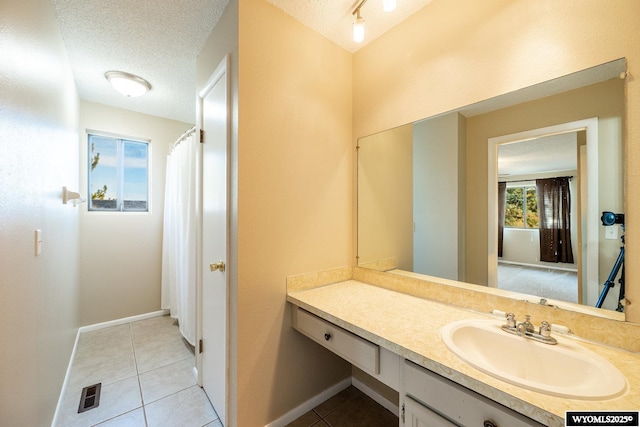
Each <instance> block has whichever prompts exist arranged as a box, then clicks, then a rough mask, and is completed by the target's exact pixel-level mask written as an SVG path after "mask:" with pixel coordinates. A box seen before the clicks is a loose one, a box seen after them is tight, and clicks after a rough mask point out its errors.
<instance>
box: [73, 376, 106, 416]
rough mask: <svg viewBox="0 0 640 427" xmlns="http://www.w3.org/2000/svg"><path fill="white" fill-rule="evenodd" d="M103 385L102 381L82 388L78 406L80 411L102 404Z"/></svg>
mask: <svg viewBox="0 0 640 427" xmlns="http://www.w3.org/2000/svg"><path fill="white" fill-rule="evenodd" d="M101 387H102V383H98V384H94V385H90V386H87V387H85V388H83V389H82V396H81V397H80V406H78V413H81V412H84V411H88V410H89V409H93V408H97V407H98V405H99V404H100V388H101Z"/></svg>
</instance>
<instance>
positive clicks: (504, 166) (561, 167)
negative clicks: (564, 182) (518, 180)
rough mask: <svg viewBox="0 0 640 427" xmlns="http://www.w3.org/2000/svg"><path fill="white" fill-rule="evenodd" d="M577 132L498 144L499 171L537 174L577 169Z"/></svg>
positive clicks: (518, 174)
mask: <svg viewBox="0 0 640 427" xmlns="http://www.w3.org/2000/svg"><path fill="white" fill-rule="evenodd" d="M576 135H577V134H576V133H575V132H568V133H563V134H559V135H552V136H546V137H541V138H536V139H530V140H527V141H521V142H516V143H513V144H503V145H499V146H498V175H499V176H500V177H501V178H507V179H506V180H507V181H508V180H509V179H508V178H509V176H511V177H517V176H522V175H536V174H542V173H545V172H558V171H569V170H576V169H577V167H578V166H577V154H578V153H577V148H576V146H577V136H576Z"/></svg>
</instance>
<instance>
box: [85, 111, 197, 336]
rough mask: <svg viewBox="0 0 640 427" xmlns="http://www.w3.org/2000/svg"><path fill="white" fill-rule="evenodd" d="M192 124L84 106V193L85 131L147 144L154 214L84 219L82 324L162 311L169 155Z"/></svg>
mask: <svg viewBox="0 0 640 427" xmlns="http://www.w3.org/2000/svg"><path fill="white" fill-rule="evenodd" d="M191 126H193V125H192V124H188V123H182V122H178V121H175V120H169V119H163V118H160V117H155V116H149V115H146V114H141V113H136V112H132V111H127V110H122V109H119V108H114V107H109V106H106V105H102V104H96V103H92V102H87V101H81V102H80V133H79V146H80V159H81V160H80V162H79V163H80V187H79V188H80V191H81V194H82V195H83V196H84V197H85V198H86V194H87V185H86V184H87V163H86V160H85V159H86V158H87V136H86V131H87V130H90V131H101V132H110V133H114V134H117V135H123V136H127V137H134V138H143V139H149V140H151V142H150V148H151V151H150V152H151V179H150V184H151V189H150V197H151V212H150V213H135V214H128V213H120V212H118V213H104V212H87V206H88V203H83V204H82V205H80V206H79V207H78V209H79V210H80V211H81V215H80V284H81V285H80V292H79V297H80V301H79V304H80V324H81V325H91V324H95V323H100V322H105V321H108V320H113V319H121V318H124V317H129V316H134V315H137V314H143V313H149V312H152V311H157V310H160V286H161V277H162V220H163V210H164V187H165V169H166V162H167V160H166V159H167V153H168V152H169V147H170V146H171V144H172V143H173V142H175V141H176V139H177V138H178V137H179V136H180V135H181V134H182V133H183V132H185V131H186V130H187V129H189V128H190V127H191Z"/></svg>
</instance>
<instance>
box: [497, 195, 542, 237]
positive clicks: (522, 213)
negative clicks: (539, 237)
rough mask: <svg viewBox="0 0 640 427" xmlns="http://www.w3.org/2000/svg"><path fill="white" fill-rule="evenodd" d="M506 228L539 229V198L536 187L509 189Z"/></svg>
mask: <svg viewBox="0 0 640 427" xmlns="http://www.w3.org/2000/svg"><path fill="white" fill-rule="evenodd" d="M506 198H507V200H506V204H505V216H504V225H505V227H511V228H538V198H537V195H536V187H535V186H522V187H508V188H507V194H506Z"/></svg>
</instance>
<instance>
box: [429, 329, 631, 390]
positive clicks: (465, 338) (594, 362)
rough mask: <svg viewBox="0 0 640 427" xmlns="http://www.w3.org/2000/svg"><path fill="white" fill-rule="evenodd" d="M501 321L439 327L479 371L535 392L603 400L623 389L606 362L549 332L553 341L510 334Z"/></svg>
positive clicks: (617, 374)
mask: <svg viewBox="0 0 640 427" xmlns="http://www.w3.org/2000/svg"><path fill="white" fill-rule="evenodd" d="M502 324H504V322H501V321H499V320H478V319H474V320H461V321H457V322H452V323H449V324H448V325H446V326H445V327H444V328H442V330H441V331H440V335H441V337H442V340H443V341H444V343H445V344H446V345H447V347H449V349H450V350H451V351H452V352H453V353H455V354H456V355H457V356H458V357H459V358H460V359H462V360H464V361H465V362H466V363H468V364H469V365H471V366H473V367H474V368H476V369H479V370H481V371H482V372H484V373H486V374H489V375H491V376H493V377H495V378H498V379H501V380H503V381H506V382H508V383H511V384H514V385H517V386H520V387H523V388H527V389H529V390H534V391H537V392H541V393H545V394H549V395H553V396H560V397H566V398H570V399H586V400H601V399H610V398H614V397H616V396H619V395H621V394H622V393H624V392H625V390H626V388H627V381H626V379H625V377H624V376H623V375H622V373H621V372H620V371H619V370H618V369H617V368H616V367H615V366H613V365H612V364H611V363H609V361H607V360H605V359H604V358H602V357H601V356H599V355H597V354H596V353H594V352H592V351H590V350H588V349H586V348H584V347H582V346H580V345H579V344H576V343H575V342H573V341H572V340H569V339H566V338H563V337H559V336H558V335H557V334H554V335H553V336H554V337H555V338H556V339H557V340H558V344H557V345H549V344H543V343H539V342H535V341H533V340H530V339H526V338H524V337H520V336H517V335H512V334H509V333H507V332H505V331H503V330H502V329H500V326H501V325H502Z"/></svg>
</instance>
